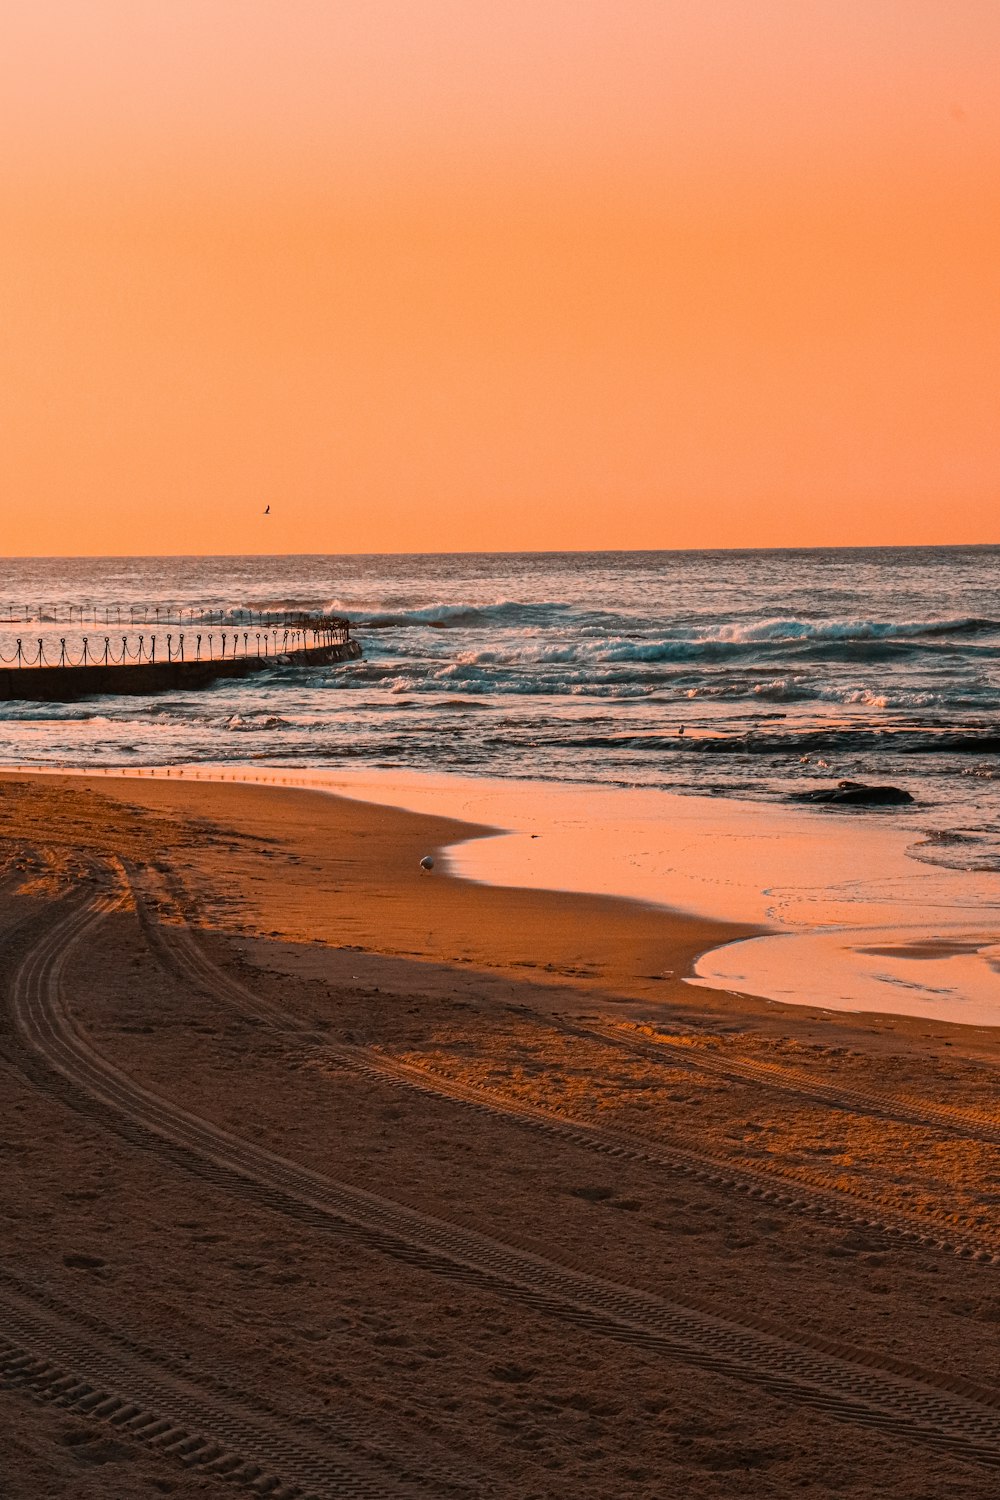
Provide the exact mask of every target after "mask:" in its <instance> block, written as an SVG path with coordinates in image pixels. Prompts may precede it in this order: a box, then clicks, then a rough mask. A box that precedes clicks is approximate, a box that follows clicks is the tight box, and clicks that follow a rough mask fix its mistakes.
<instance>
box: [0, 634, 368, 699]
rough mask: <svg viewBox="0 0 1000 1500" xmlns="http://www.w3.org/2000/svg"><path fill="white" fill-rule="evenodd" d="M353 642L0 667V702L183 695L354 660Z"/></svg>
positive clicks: (356, 653) (356, 645)
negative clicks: (225, 681)
mask: <svg viewBox="0 0 1000 1500" xmlns="http://www.w3.org/2000/svg"><path fill="white" fill-rule="evenodd" d="M360 655H361V646H360V644H359V642H358V641H356V640H352V639H347V640H339V641H334V642H331V643H327V644H323V645H318V646H303V647H300V648H299V649H297V650H292V651H285V652H281V653H280V654H269V655H259V656H258V655H256V654H254V653H253V652H251V653H250V654H248V655H245V656H235V657H211V658H206V659H204V660H201V661H198V660H195V661H190V660H188V661H181V660H177V659H174V660H173V661H134V662H124V663H118V664H114V663H108V664H107V665H106V664H105V663H103V662H98V663H92V664H88V665H86V666H83V665H81V666H52V667H47V666H46V667H36V666H33V667H16V668H11V669H5V668H2V667H0V700H7V701H10V700H18V699H19V700H22V701H25V702H30V703H73V702H75V701H76V700H77V699H79V698H91V697H95V696H99V695H100V694H102V693H114V694H116V695H118V694H128V695H131V696H133V697H143V696H145V695H146V694H148V693H167V692H187V691H191V690H192V689H197V688H203V687H206V686H207V685H208V684H209V683H211V682H216V681H218V680H219V679H220V678H227V677H249V676H250V675H251V674H252V673H254V672H263V671H267V670H274V669H275V668H280V667H283V666H288V667H322V666H328V665H331V664H333V663H335V662H342V661H356V660H357V659H358V658H359V657H360Z"/></svg>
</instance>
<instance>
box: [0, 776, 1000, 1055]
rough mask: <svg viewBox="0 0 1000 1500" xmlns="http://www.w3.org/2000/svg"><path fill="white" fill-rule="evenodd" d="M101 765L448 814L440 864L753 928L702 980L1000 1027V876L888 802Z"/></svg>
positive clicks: (712, 986)
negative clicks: (922, 835) (922, 846)
mask: <svg viewBox="0 0 1000 1500" xmlns="http://www.w3.org/2000/svg"><path fill="white" fill-rule="evenodd" d="M25 769H26V768H25ZM33 769H34V768H33ZM39 774H42V775H58V774H67V775H87V774H95V773H88V772H86V771H82V770H81V771H77V770H71V771H64V772H58V771H49V770H48V769H47V768H46V769H42V770H40V771H39ZM96 774H97V775H98V776H99V777H100V778H101V779H102V780H103V779H104V778H105V777H108V778H111V779H114V778H115V777H121V778H122V779H123V780H128V781H132V780H139V781H150V782H156V781H162V782H170V781H180V782H185V783H186V784H191V783H213V784H227V783H228V784H234V783H237V784H245V785H264V786H282V787H287V788H300V789H303V790H313V791H318V792H322V793H324V794H332V795H335V796H341V797H347V798H351V799H355V800H360V801H363V802H367V803H369V804H370V805H381V806H385V807H395V808H398V809H401V810H404V811H409V812H413V813H423V814H430V815H432V816H434V815H439V814H443V815H444V816H446V817H448V818H450V819H452V820H453V821H457V822H460V823H466V824H469V825H474V826H475V827H477V828H478V829H479V830H480V831H479V833H477V835H476V837H475V838H471V839H467V838H459V839H457V840H455V842H454V843H453V844H451V845H444V846H443V847H442V848H441V849H440V854H442V855H443V859H441V858H439V862H438V877H440V874H441V873H444V871H445V870H447V872H449V873H451V874H453V875H455V876H458V877H460V878H462V879H464V880H466V881H471V882H476V883H484V884H487V885H492V886H497V887H500V888H507V889H533V890H540V891H549V892H562V893H564V894H566V895H569V894H577V895H586V896H607V897H616V898H621V899H626V900H631V901H635V902H639V903H644V904H648V905H652V906H654V907H656V908H658V909H660V910H662V911H666V912H672V913H675V914H677V913H681V914H685V915H687V916H688V917H690V918H692V919H694V920H707V921H709V922H721V923H723V924H728V925H731V926H736V927H742V928H744V929H745V930H744V931H743V933H742V934H741V936H739V937H736V938H734V939H727V940H724V941H723V942H721V943H712V944H711V945H710V946H708V947H707V948H706V949H705V950H703V951H702V952H701V953H699V954H698V955H697V962H696V963H695V964H694V966H693V968H692V972H691V973H690V974H687V975H685V976H684V977H685V979H686V980H687V981H688V982H689V983H690V984H691V985H692V986H694V987H697V988H699V989H703V990H705V991H710V990H715V991H719V992H726V991H737V992H739V993H740V994H741V995H744V996H750V995H752V996H755V997H757V998H758V999H759V1000H761V1001H766V1002H773V1003H777V1004H781V1005H797V1006H807V1007H810V1008H813V1009H816V1008H819V1009H824V1010H825V1009H833V1010H841V1011H845V1012H851V1013H854V1014H859V1015H863V1014H877V1015H883V1016H896V1017H910V1018H916V1019H923V1020H930V1021H936V1022H944V1023H949V1024H952V1023H953V1024H957V1025H964V1026H969V1027H972V1028H975V1029H983V1028H993V1027H997V1026H1000V877H998V876H997V875H995V874H989V873H980V874H974V873H971V872H967V871H959V870H953V869H949V868H948V867H945V866H937V865H931V864H928V863H926V862H925V861H923V860H920V859H917V858H914V857H913V856H912V855H911V853H910V850H911V849H912V848H913V847H914V837H915V831H914V830H908V829H905V828H900V827H899V826H898V825H897V824H891V825H890V824H888V823H887V822H882V821H881V820H880V819H878V818H877V817H876V818H874V819H872V818H871V817H870V816H866V815H858V814H847V815H846V816H845V815H844V814H843V813H839V814H831V813H829V812H817V811H815V810H807V809H799V808H776V807H773V806H771V805H769V804H763V803H756V802H745V801H740V800H738V799H729V798H727V799H719V798H704V797H702V798H699V797H693V796H689V795H686V794H685V795H682V794H670V793H663V792H650V791H646V790H634V791H627V790H624V789H607V788H603V787H598V786H589V787H588V786H584V787H580V786H573V785H567V784H564V783H541V782H529V781H518V780H515V779H511V780H509V781H508V780H503V781H500V780H496V779H488V778H482V777H473V776H465V775H459V774H454V773H439V774H434V775H432V774H429V773H420V772H394V771H388V770H386V771H382V772H372V771H370V770H359V771H344V770H326V769H322V768H313V769H311V770H301V769H295V768H288V767H268V768H265V767H260V768H254V767H249V766H245V765H241V766H233V765H224V766H184V765H180V766H175V767H136V768H115V769H108V770H105V771H97V772H96ZM483 825H489V828H488V830H487V831H486V832H483V831H482V829H483ZM595 830H597V834H596V837H595ZM818 870H821V871H822V876H821V879H820V880H819V881H817V879H816V873H817V871H818ZM860 872H863V874H860ZM805 973H808V975H809V981H808V983H809V990H808V993H807V994H805V993H803V987H802V980H801V978H800V976H801V975H802V974H805Z"/></svg>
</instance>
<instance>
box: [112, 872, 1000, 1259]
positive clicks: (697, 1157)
mask: <svg viewBox="0 0 1000 1500" xmlns="http://www.w3.org/2000/svg"><path fill="white" fill-rule="evenodd" d="M125 875H126V878H127V879H128V882H129V885H130V888H131V891H132V895H133V899H134V901H135V903H136V909H137V912H138V913H139V918H140V922H141V924H142V927H143V930H144V932H145V934H146V937H147V940H148V941H149V944H150V946H151V948H152V950H153V952H154V954H155V955H156V956H157V957H158V958H159V959H160V961H161V962H162V963H163V964H164V966H165V967H166V968H168V969H169V970H170V971H171V972H173V973H175V974H176V975H177V977H179V978H180V979H182V980H183V981H185V982H187V983H189V984H193V985H195V986H196V987H197V988H199V989H201V990H202V991H203V992H204V993H207V994H209V995H211V996H213V997H214V998H216V999H223V1000H228V1002H229V1003H230V1004H231V1005H232V1006H233V1007H234V1008H235V1009H236V1010H237V1011H238V1012H239V1013H240V1014H242V1015H245V1016H249V1017H251V1018H252V1019H254V1020H256V1021H262V1022H264V1023H265V1024H266V1025H268V1026H271V1027H272V1028H274V1029H276V1030H278V1031H281V1032H284V1033H286V1034H287V1033H291V1034H293V1035H294V1036H295V1037H296V1040H298V1041H300V1042H305V1043H307V1044H308V1045H309V1046H310V1047H311V1049H313V1050H314V1051H315V1054H316V1058H317V1060H322V1061H325V1062H328V1063H330V1064H331V1065H332V1066H334V1067H337V1068H345V1069H349V1070H350V1071H352V1072H356V1073H360V1074H362V1075H364V1076H366V1077H369V1078H372V1079H374V1080H378V1081H380V1082H383V1083H387V1084H389V1085H390V1086H392V1087H396V1088H401V1089H415V1090H417V1091H419V1092H422V1093H426V1094H430V1095H434V1096H437V1097H440V1098H445V1099H449V1100H451V1101H453V1102H455V1103H459V1104H462V1105H465V1106H467V1107H468V1108H470V1109H474V1110H477V1111H478V1112H479V1113H482V1114H487V1115H492V1116H493V1117H495V1118H503V1119H510V1120H515V1121H517V1122H518V1123H520V1124H522V1125H525V1126H527V1127H528V1128H530V1129H533V1130H536V1131H540V1132H542V1133H544V1134H547V1135H550V1136H558V1138H559V1139H560V1140H563V1141H567V1142H572V1144H574V1145H576V1146H580V1147H582V1148H583V1149H584V1150H587V1151H591V1152H594V1153H596V1154H598V1155H601V1156H605V1157H610V1158H612V1159H615V1160H619V1161H635V1162H640V1163H642V1164H643V1165H648V1166H654V1167H657V1168H660V1169H666V1170H667V1171H671V1172H674V1173H679V1174H681V1175H683V1176H684V1177H686V1178H688V1179H690V1180H692V1181H697V1182H700V1183H702V1184H704V1185H705V1186H707V1187H712V1188H715V1189H722V1190H723V1191H727V1192H737V1193H739V1194H741V1195H742V1196H744V1197H748V1198H752V1199H756V1200H758V1201H760V1202H763V1203H767V1204H768V1205H769V1206H772V1207H777V1208H782V1209H784V1210H786V1211H787V1212H790V1213H793V1214H807V1215H809V1216H810V1217H812V1218H814V1219H817V1220H818V1221H819V1222H821V1223H823V1224H826V1225H830V1224H836V1225H840V1226H843V1227H844V1228H848V1229H856V1230H862V1231H864V1232H867V1233H871V1232H872V1231H875V1232H876V1233H878V1234H881V1235H885V1236H889V1237H891V1238H893V1239H901V1240H903V1241H904V1242H905V1243H908V1244H920V1245H925V1246H929V1247H932V1248H934V1249H939V1250H944V1251H948V1252H951V1253H952V1254H955V1255H959V1256H961V1257H963V1258H967V1259H972V1260H978V1261H984V1262H988V1263H992V1264H1000V1234H991V1233H990V1231H989V1230H984V1229H982V1228H980V1227H979V1226H976V1225H974V1224H969V1223H968V1222H965V1221H962V1220H960V1219H958V1218H957V1217H956V1216H955V1215H948V1214H944V1213H934V1212H933V1211H932V1210H931V1209H927V1210H925V1211H923V1212H918V1211H909V1212H908V1211H907V1210H905V1209H898V1208H894V1207H890V1206H888V1205H886V1204H885V1203H883V1202H880V1201H879V1200H877V1199H872V1198H871V1197H869V1196H868V1195H866V1194H865V1193H864V1192H863V1191H861V1190H860V1189H859V1190H857V1191H851V1190H850V1189H846V1188H844V1187H842V1186H840V1185H838V1184H836V1183H834V1182H833V1181H831V1180H830V1179H829V1178H827V1177H824V1176H823V1175H822V1174H820V1173H815V1172H810V1173H807V1172H804V1171H802V1170H800V1169H786V1168H782V1167H781V1166H780V1165H779V1164H769V1165H768V1166H766V1167H764V1166H761V1167H758V1166H749V1165H744V1164H740V1165H735V1164H734V1163H733V1162H732V1161H731V1160H730V1159H729V1158H728V1157H726V1156H725V1155H723V1154H722V1153H718V1154H715V1153H712V1152H708V1151H705V1150H704V1148H702V1149H701V1150H699V1151H695V1150H692V1149H690V1148H686V1147H680V1146H674V1145H667V1144H665V1143H661V1142H658V1141H654V1140H651V1139H648V1138H646V1137H640V1136H635V1135H631V1134H629V1133H627V1132H625V1131H618V1130H612V1129H609V1128H607V1127H605V1126H601V1125H596V1124H593V1123H591V1122H590V1121H587V1120H580V1119H578V1118H576V1117H574V1116H571V1115H568V1114H564V1113H562V1112H561V1111H559V1110H554V1109H552V1108H546V1107H542V1106H538V1105H532V1104H528V1103H525V1102H522V1101H520V1100H516V1099H512V1098H511V1097H510V1096H509V1095H506V1094H501V1093H499V1092H498V1091H496V1090H493V1089H487V1088H484V1087H483V1086H481V1085H472V1084H466V1083H462V1082H459V1081H458V1080H456V1079H453V1078H451V1077H449V1076H448V1075H447V1074H445V1073H443V1072H441V1071H440V1070H438V1069H435V1068H431V1067H429V1066H428V1065H426V1064H414V1063H411V1062H403V1061H401V1060H399V1059H396V1058H393V1057H389V1056H387V1055H386V1054H384V1053H379V1052H374V1051H372V1050H371V1049H370V1048H362V1047H356V1046H348V1045H347V1044H344V1043H341V1044H338V1045H333V1044H331V1043H330V1042H329V1041H328V1040H326V1039H325V1038H323V1037H321V1036H319V1035H317V1034H316V1033H315V1032H314V1031H312V1030H311V1029H310V1028H309V1027H308V1026H307V1025H306V1024H305V1023H303V1022H301V1021H299V1020H298V1019H297V1018H295V1017H293V1016H291V1015H289V1014H288V1013H287V1012H286V1011H284V1010H283V1009H281V1008H279V1007H278V1006H275V1005H273V1004H272V1003H271V1002H269V1001H267V1000H265V999H263V998H262V997H261V996H259V995H256V994H255V993H254V992H253V991H252V990H251V989H249V988H248V987H247V986H246V985H244V984H242V983H241V982H240V981H239V980H238V979H235V978H233V977H232V976H231V975H230V974H228V973H227V972H226V971H225V970H224V969H223V968H221V967H220V966H219V965H218V964H216V963H215V962H214V960H213V959H211V958H210V957H209V955H208V954H207V952H206V951H205V949H204V948H203V947H202V945H201V944H200V943H199V942H198V941H197V939H196V937H195V935H194V933H193V932H192V930H191V928H190V926H189V924H188V923H187V922H186V921H185V919H184V916H183V910H182V908H181V905H180V903H179V901H178V900H177V899H176V898H175V897H174V896H173V895H172V894H170V892H169V888H163V895H162V897H161V898H160V899H159V901H158V903H157V904H158V905H159V907H160V908H161V909H167V910H169V912H170V915H171V918H172V920H171V921H170V922H169V923H161V922H157V921H156V919H155V915H154V914H153V913H151V912H150V910H149V909H148V897H147V893H146V891H145V890H144V889H143V885H144V882H145V880H146V879H148V875H147V872H144V871H139V870H138V868H137V867H136V866H134V865H132V864H129V865H127V866H125Z"/></svg>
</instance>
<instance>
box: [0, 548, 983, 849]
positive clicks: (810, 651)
mask: <svg viewBox="0 0 1000 1500" xmlns="http://www.w3.org/2000/svg"><path fill="white" fill-rule="evenodd" d="M68 605H90V606H95V605H96V606H97V607H99V608H105V607H108V606H111V607H117V606H122V607H125V609H126V613H127V608H128V607H129V606H140V607H141V606H146V607H149V608H155V607H156V606H160V607H161V608H163V607H168V606H171V607H178V608H180V607H183V608H186V609H195V610H206V611H207V610H213V611H215V610H219V609H225V608H252V609H254V610H262V611H279V610H283V609H296V610H298V609H306V610H322V611H329V612H333V613H344V614H347V615H348V616H349V617H350V619H351V620H352V621H353V623H354V626H355V631H356V634H357V635H358V637H359V638H360V640H361V641H362V643H363V647H364V659H363V660H362V661H359V662H354V663H349V664H346V665H341V666H336V667H328V668H321V669H315V670H300V669H288V668H276V669H274V670H273V671H268V672H265V673H263V674H261V675H260V676H256V677H252V678H250V679H246V680H242V681H235V682H225V683H220V684H218V685H216V686H215V687H212V688H210V689H208V690H205V691H201V692H191V693H179V694H175V695H165V696H156V697H149V698H128V699H124V698H95V699H93V700H91V701H88V702H84V703H75V704H27V703H19V702H5V703H0V761H2V762H3V763H5V764H22V765H23V764H37V765H55V764H64V765H70V766H93V765H106V766H138V765H164V764H189V763H194V762H211V763H212V764H234V765H238V764H247V765H248V766H255V765H256V766H259V765H271V766H279V767H338V766H339V767H345V766H355V767H356V766H369V767H382V768H391V769H394V770H399V769H405V770H424V771H427V770H433V771H448V770H452V771H459V772H464V773H467V774H474V775H477V776H490V777H518V778H525V777H527V778H532V779H536V780H542V781H558V782H571V783H600V784H603V785H617V786H630V787H643V788H659V789H665V790H671V791H677V792H682V793H690V792H697V793H701V794H707V795H711V796H715V797H737V798H741V799H746V798H750V799H758V798H763V799H769V800H772V801H792V800H793V799H794V797H795V796H796V795H797V794H801V793H803V792H805V791H808V790H810V789H813V788H818V787H826V786H832V785H833V784H835V783H836V782H837V781H838V780H840V779H851V780H857V781H866V782H874V783H878V784H887V783H889V784H893V785H895V786H899V787H902V788H905V789H906V790H908V791H909V792H910V793H911V794H912V796H913V798H914V802H913V804H912V805H906V806H901V807H891V808H884V809H865V810H860V809H852V810H847V809H827V810H826V811H825V813H824V815H825V816H831V817H838V818H843V817H863V818H889V819H892V820H893V821H894V822H896V823H901V824H902V825H903V826H906V827H907V828H910V829H912V831H913V835H914V852H915V853H916V854H917V856H918V857H922V858H926V859H929V860H931V861H933V862H935V863H940V864H946V865H951V866H958V867H960V868H969V869H978V870H993V869H998V868H1000V824H998V812H1000V548H997V547H954V548H898V549H897V548H880V549H864V550H860V549H836V550H827V551H757V552H627V553H623V552H605V553H550V554H540V553H525V554H516V553H505V554H492V553H491V554H442V555H426V556H348V557H339V556H331V557H320V556H309V557H221V558H110V559H107V558H105V559H8V560H6V561H5V563H4V564H3V570H2V584H0V614H5V613H6V612H7V610H8V608H9V607H12V608H13V609H14V610H15V611H16V610H17V609H18V608H22V609H23V608H24V607H25V606H30V607H31V608H32V609H33V610H36V611H37V610H39V609H40V610H41V613H42V616H43V623H42V624H41V625H40V626H38V627H35V626H14V625H0V652H2V653H4V654H5V655H7V656H9V655H10V654H11V653H12V651H13V650H14V649H16V639H17V637H18V636H21V637H23V638H25V639H26V641H27V640H31V642H32V643H34V641H35V640H36V639H37V637H38V636H40V635H41V636H44V637H46V638H59V637H66V638H67V642H68V644H69V645H70V646H71V648H72V649H75V648H76V642H77V639H78V636H79V630H78V629H76V628H74V629H73V630H68V629H67V628H66V627H65V626H59V625H56V624H52V623H48V624H46V623H44V616H45V615H46V614H49V615H51V614H53V613H54V610H53V606H58V607H59V609H60V611H63V612H64V611H65V608H66V606H68ZM63 618H65V615H64V614H63ZM105 633H106V632H105V631H104V630H103V629H101V628H98V629H97V630H93V629H91V631H90V635H91V641H92V642H93V640H94V637H95V636H96V637H98V638H99V640H100V643H101V645H103V636H104V634H105ZM111 634H112V637H113V636H114V632H113V631H112V632H111ZM119 636H120V632H119Z"/></svg>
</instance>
